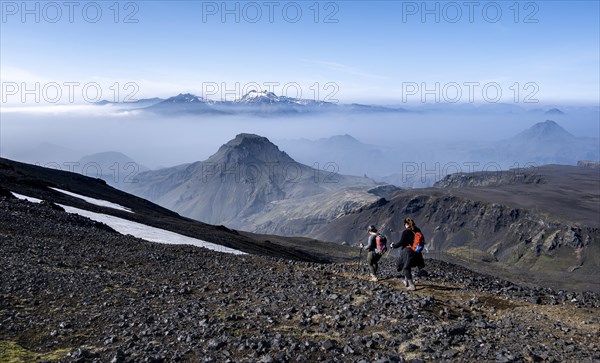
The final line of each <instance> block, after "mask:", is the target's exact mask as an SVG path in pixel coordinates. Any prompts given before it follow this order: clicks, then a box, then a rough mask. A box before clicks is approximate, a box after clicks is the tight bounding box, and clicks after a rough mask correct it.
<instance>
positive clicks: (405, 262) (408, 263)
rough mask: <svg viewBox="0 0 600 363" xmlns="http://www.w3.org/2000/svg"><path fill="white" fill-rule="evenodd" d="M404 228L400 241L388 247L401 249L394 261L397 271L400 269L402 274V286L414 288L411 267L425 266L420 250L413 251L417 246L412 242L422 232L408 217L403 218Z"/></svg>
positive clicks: (419, 267)
mask: <svg viewBox="0 0 600 363" xmlns="http://www.w3.org/2000/svg"><path fill="white" fill-rule="evenodd" d="M404 228H405V230H404V232H402V236H401V237H400V241H399V242H396V243H392V244H391V245H390V247H391V248H400V249H401V250H400V256H399V257H398V260H397V261H396V268H397V270H398V272H400V271H402V273H403V274H404V281H403V282H404V286H406V288H407V289H408V290H416V287H415V283H414V282H413V280H412V273H411V268H412V267H417V268H418V269H422V268H424V267H425V261H424V260H423V255H422V254H421V252H415V250H416V249H417V248H416V247H417V246H414V243H415V236H416V234H417V233H420V234H421V236H420V238H422V236H423V233H422V232H421V230H420V229H419V227H417V225H416V224H415V221H414V220H413V219H412V218H410V217H408V218H405V219H404ZM413 248H414V249H415V250H413Z"/></svg>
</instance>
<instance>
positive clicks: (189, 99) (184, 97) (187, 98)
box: [163, 93, 204, 103]
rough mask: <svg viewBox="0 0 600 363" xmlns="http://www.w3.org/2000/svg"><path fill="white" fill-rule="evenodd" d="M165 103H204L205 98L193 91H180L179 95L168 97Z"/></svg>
mask: <svg viewBox="0 0 600 363" xmlns="http://www.w3.org/2000/svg"><path fill="white" fill-rule="evenodd" d="M163 103H204V99H202V97H199V96H196V95H193V94H191V93H180V94H178V95H177V96H174V97H170V98H167V99H166V100H164V101H163Z"/></svg>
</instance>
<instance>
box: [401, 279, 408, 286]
mask: <svg viewBox="0 0 600 363" xmlns="http://www.w3.org/2000/svg"><path fill="white" fill-rule="evenodd" d="M402 283H403V284H404V287H408V281H407V280H406V279H402Z"/></svg>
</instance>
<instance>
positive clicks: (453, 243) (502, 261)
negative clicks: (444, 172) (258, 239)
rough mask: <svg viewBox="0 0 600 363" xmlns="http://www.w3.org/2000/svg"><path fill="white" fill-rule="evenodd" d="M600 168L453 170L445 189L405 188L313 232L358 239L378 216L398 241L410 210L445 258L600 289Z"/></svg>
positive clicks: (509, 274)
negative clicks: (492, 171)
mask: <svg viewBox="0 0 600 363" xmlns="http://www.w3.org/2000/svg"><path fill="white" fill-rule="evenodd" d="M598 172H599V171H598V169H590V168H581V167H575V166H558V165H551V166H544V167H539V168H535V169H525V170H520V171H518V172H517V171H511V172H503V173H489V174H481V173H476V174H455V175H450V176H448V177H446V178H445V179H444V180H442V181H441V182H440V183H438V184H437V185H438V186H440V188H435V189H421V190H405V191H402V192H399V193H397V194H395V195H394V197H393V198H389V199H384V200H382V201H381V202H380V205H379V206H375V207H372V208H368V209H364V210H362V211H361V212H359V213H354V214H349V215H346V216H343V217H341V218H338V219H337V220H335V221H333V222H331V223H330V224H329V225H327V227H325V228H322V229H321V230H319V231H317V232H315V233H314V234H313V237H315V238H320V239H324V240H329V241H337V242H343V241H352V242H354V241H358V240H360V239H362V238H364V235H365V231H364V228H365V226H366V225H368V224H370V223H374V224H377V225H379V226H380V227H381V228H382V230H383V231H384V232H385V233H387V234H388V235H389V237H391V238H392V240H397V239H399V237H400V233H401V232H402V230H403V228H404V227H403V219H404V218H405V217H406V216H412V217H414V218H415V220H416V221H417V223H418V224H419V226H420V227H421V228H422V229H423V230H424V232H425V235H426V237H427V239H428V242H429V246H430V248H431V250H432V251H433V252H435V253H436V254H437V255H438V257H440V258H445V259H448V260H452V261H457V262H462V263H463V264H467V265H469V266H472V268H478V269H481V270H484V271H496V272H495V273H503V275H504V276H505V277H507V278H510V279H513V280H515V281H522V282H530V283H534V284H538V283H541V284H545V285H549V286H554V287H558V288H576V289H584V290H585V289H591V290H595V291H600V274H599V271H600V225H599V223H598V216H600V193H599V191H600V189H599V184H598V183H599V181H600V178H599V176H598Z"/></svg>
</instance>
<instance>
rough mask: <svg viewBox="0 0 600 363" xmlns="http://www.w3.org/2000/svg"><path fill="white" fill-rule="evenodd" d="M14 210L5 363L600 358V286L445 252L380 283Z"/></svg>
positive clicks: (353, 270)
mask: <svg viewBox="0 0 600 363" xmlns="http://www.w3.org/2000/svg"><path fill="white" fill-rule="evenodd" d="M0 214H1V218H0V246H1V249H2V250H1V253H0V297H1V299H0V360H1V361H27V362H29V361H61V362H167V361H180V362H197V361H203V362H297V361H299V362H302V361H323V362H369V361H371V362H375V361H377V362H402V361H413V362H424V361H430V360H431V361H439V362H452V361H471V362H480V361H496V362H521V361H533V362H563V361H572V362H593V361H598V360H599V359H600V344H599V343H598V334H600V319H598V316H599V313H600V297H599V296H598V295H597V294H593V293H573V292H566V291H554V290H551V289H543V288H523V287H520V286H518V285H513V284H511V283H508V282H506V281H503V280H501V279H497V278H494V277H491V276H487V275H483V274H477V273H473V272H471V271H469V270H466V269H464V268H461V267H458V266H454V265H450V264H447V263H443V262H438V261H433V260H428V270H429V276H428V277H423V278H418V279H417V287H418V288H417V291H415V292H410V293H409V292H406V291H405V290H404V289H403V288H402V287H401V284H400V283H399V281H398V279H397V278H396V277H395V272H394V270H393V268H392V266H391V262H392V261H391V259H389V258H384V259H383V263H382V265H383V266H382V278H383V280H382V281H380V282H378V283H374V282H370V281H368V280H366V279H365V278H364V275H365V273H364V271H365V269H364V265H363V264H360V265H358V264H356V263H345V264H315V263H305V262H293V261H289V260H283V259H275V258H269V257H258V256H252V255H245V256H233V255H223V254H219V253H217V252H211V251H208V250H205V249H201V248H195V247H191V246H174V245H161V244H156V243H149V242H145V241H143V240H139V239H135V238H132V237H131V236H123V235H120V234H118V233H115V232H113V231H111V230H110V229H108V228H106V227H105V226H103V225H100V224H97V223H94V222H91V221H89V220H87V219H85V218H83V217H79V216H77V215H71V214H66V213H64V212H62V211H60V210H56V209H54V208H52V206H50V205H46V206H44V205H37V204H32V203H28V202H25V201H19V200H15V199H13V198H7V197H0ZM357 257H358V256H357ZM362 257H364V255H363V256H362Z"/></svg>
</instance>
